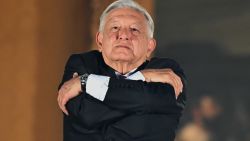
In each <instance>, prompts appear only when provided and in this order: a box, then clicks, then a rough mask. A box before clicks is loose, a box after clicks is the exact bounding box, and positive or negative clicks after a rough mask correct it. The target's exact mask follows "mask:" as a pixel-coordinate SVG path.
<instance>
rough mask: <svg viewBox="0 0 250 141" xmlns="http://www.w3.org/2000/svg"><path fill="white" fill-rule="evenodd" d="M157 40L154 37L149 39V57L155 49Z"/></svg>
mask: <svg viewBox="0 0 250 141" xmlns="http://www.w3.org/2000/svg"><path fill="white" fill-rule="evenodd" d="M155 47H156V40H155V39H154V38H152V39H149V41H148V49H147V58H149V57H150V56H151V54H152V52H153V51H154V50H155Z"/></svg>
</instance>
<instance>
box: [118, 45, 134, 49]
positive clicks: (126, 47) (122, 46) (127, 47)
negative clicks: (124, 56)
mask: <svg viewBox="0 0 250 141" xmlns="http://www.w3.org/2000/svg"><path fill="white" fill-rule="evenodd" d="M115 47H117V48H125V49H130V47H129V46H126V45H117V46H115Z"/></svg>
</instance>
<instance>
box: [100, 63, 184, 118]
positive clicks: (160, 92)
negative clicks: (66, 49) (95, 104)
mask: <svg viewBox="0 0 250 141" xmlns="http://www.w3.org/2000/svg"><path fill="white" fill-rule="evenodd" d="M147 68H154V69H161V68H170V69H172V70H173V71H174V72H175V73H176V74H177V75H178V76H180V78H181V80H182V82H183V85H184V90H183V92H182V93H181V94H180V95H179V97H178V99H176V98H175V92H174V88H173V87H172V86H171V85H170V84H165V83H156V82H150V83H147V82H143V81H133V80H117V79H114V78H111V79H110V82H109V88H108V91H107V94H106V97H105V99H104V103H105V104H107V105H109V106H110V107H112V108H115V109H119V110H124V111H127V112H142V113H153V114H154V113H155V114H158V113H159V114H174V115H179V116H180V115H181V112H182V110H183V108H184V106H185V102H186V80H185V76H184V73H183V71H182V69H181V68H180V67H179V65H178V64H177V63H176V62H175V61H173V60H170V59H156V58H155V59H152V60H151V61H150V63H149V64H148V65H147V67H146V69H147Z"/></svg>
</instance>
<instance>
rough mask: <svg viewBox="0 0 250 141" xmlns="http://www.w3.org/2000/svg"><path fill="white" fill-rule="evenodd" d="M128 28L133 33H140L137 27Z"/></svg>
mask: <svg viewBox="0 0 250 141" xmlns="http://www.w3.org/2000/svg"><path fill="white" fill-rule="evenodd" d="M130 30H131V32H132V33H133V34H139V33H140V30H139V29H137V28H131V29H130Z"/></svg>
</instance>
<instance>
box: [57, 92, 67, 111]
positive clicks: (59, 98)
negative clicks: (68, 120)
mask: <svg viewBox="0 0 250 141" xmlns="http://www.w3.org/2000/svg"><path fill="white" fill-rule="evenodd" d="M64 99H65V98H63V93H62V91H59V94H58V98H57V101H58V105H59V108H60V109H61V110H62V112H63V113H65V114H66V115H69V113H68V111H67V109H66V107H65V103H64Z"/></svg>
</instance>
